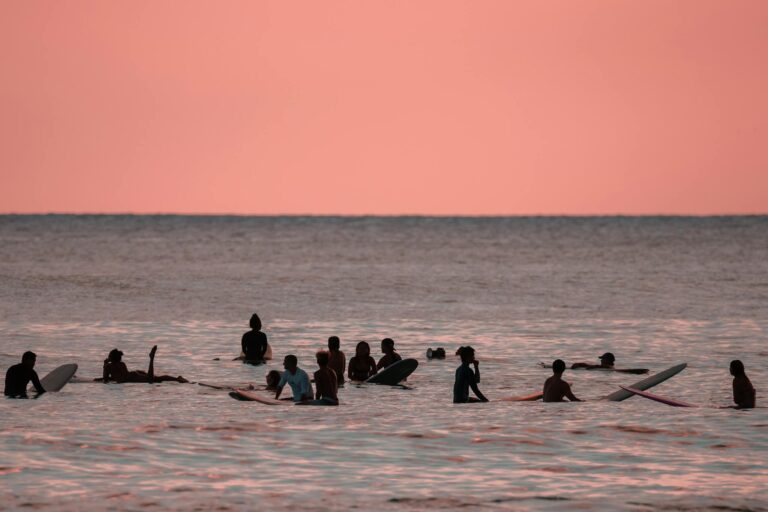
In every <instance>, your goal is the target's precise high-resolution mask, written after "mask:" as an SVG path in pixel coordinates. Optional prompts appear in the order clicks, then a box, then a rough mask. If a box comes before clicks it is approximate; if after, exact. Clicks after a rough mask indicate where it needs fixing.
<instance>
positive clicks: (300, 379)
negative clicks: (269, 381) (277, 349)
mask: <svg viewBox="0 0 768 512" xmlns="http://www.w3.org/2000/svg"><path fill="white" fill-rule="evenodd" d="M283 368H285V371H284V372H283V375H282V377H280V382H278V383H277V392H276V393H275V400H280V393H282V392H283V388H284V387H285V385H286V384H288V385H290V386H291V391H293V401H294V402H297V403H298V402H308V401H310V400H312V399H313V398H314V393H313V392H312V384H310V383H309V376H308V375H307V372H305V371H304V370H302V369H301V368H299V360H298V359H297V358H296V356H295V355H293V354H288V355H287V356H285V359H283Z"/></svg>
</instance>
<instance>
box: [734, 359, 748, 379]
mask: <svg viewBox="0 0 768 512" xmlns="http://www.w3.org/2000/svg"><path fill="white" fill-rule="evenodd" d="M744 374H745V370H744V363H742V362H741V361H740V360H738V359H734V360H733V361H731V375H733V376H734V377H742V376H744Z"/></svg>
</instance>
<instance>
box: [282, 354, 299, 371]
mask: <svg viewBox="0 0 768 512" xmlns="http://www.w3.org/2000/svg"><path fill="white" fill-rule="evenodd" d="M298 366H299V360H298V358H297V357H296V356H295V355H293V354H288V355H287V356H285V359H283V368H285V369H286V370H290V371H291V372H293V371H294V370H296V368H297V367H298Z"/></svg>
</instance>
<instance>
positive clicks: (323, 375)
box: [312, 350, 339, 405]
mask: <svg viewBox="0 0 768 512" xmlns="http://www.w3.org/2000/svg"><path fill="white" fill-rule="evenodd" d="M315 357H316V358H317V366H319V367H320V369H319V370H317V371H316V372H315V387H316V391H315V400H314V401H313V402H312V403H313V404H317V405H339V397H338V390H339V385H338V382H337V381H336V371H335V370H333V369H332V368H330V367H329V361H330V354H329V353H328V352H326V351H324V350H321V351H320V352H318V353H317V354H316V355H315Z"/></svg>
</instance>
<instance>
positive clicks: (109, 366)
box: [94, 345, 189, 384]
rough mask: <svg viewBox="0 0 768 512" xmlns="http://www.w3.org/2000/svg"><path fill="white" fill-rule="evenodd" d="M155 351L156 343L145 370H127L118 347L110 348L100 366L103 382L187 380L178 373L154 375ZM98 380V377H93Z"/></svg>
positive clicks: (185, 381) (181, 381) (183, 381)
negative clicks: (101, 366) (173, 374)
mask: <svg viewBox="0 0 768 512" xmlns="http://www.w3.org/2000/svg"><path fill="white" fill-rule="evenodd" d="M156 353H157V345H155V346H154V347H152V350H150V351H149V368H147V371H146V372H143V371H141V370H132V371H128V367H127V366H126V365H125V363H124V362H123V352H122V351H120V350H118V349H116V348H115V349H112V350H110V352H109V355H108V356H107V358H106V359H105V360H104V366H103V368H102V378H101V380H102V381H103V382H105V383H106V382H110V381H113V382H117V383H118V384H122V383H123V382H147V383H149V384H152V383H155V382H169V381H175V382H180V383H187V382H189V381H188V380H187V379H185V378H184V377H182V376H181V375H179V376H178V377H172V376H171V375H155V354H156ZM94 380H99V379H94Z"/></svg>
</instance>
